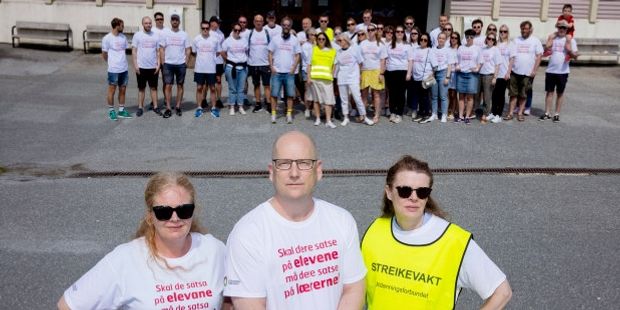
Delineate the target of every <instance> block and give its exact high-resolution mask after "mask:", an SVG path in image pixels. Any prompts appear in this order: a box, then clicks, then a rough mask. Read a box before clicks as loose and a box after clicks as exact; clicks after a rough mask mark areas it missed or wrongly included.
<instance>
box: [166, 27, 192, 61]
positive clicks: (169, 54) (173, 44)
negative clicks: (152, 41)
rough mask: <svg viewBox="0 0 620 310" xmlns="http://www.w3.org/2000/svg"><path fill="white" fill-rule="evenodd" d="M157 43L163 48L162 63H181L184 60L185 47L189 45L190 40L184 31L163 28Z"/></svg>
mask: <svg viewBox="0 0 620 310" xmlns="http://www.w3.org/2000/svg"><path fill="white" fill-rule="evenodd" d="M159 44H160V46H161V47H163V48H164V63H167V64H171V65H182V64H184V63H185V62H186V59H185V49H186V48H190V47H191V42H190V40H189V37H188V36H187V33H186V32H185V31H183V30H178V31H176V32H175V31H173V30H172V29H167V30H164V31H163V33H162V35H161V40H160V43H159Z"/></svg>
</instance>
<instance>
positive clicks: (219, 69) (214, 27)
mask: <svg viewBox="0 0 620 310" xmlns="http://www.w3.org/2000/svg"><path fill="white" fill-rule="evenodd" d="M220 24H221V21H220V18H219V17H217V16H215V15H213V16H211V18H210V19H209V26H210V27H209V34H211V35H214V36H217V37H218V38H219V40H220V45H222V44H223V43H224V39H226V36H224V32H222V30H221V29H220ZM223 74H224V58H222V55H218V56H217V58H216V59H215V80H216V83H215V95H216V97H217V100H216V102H215V106H216V107H217V108H218V109H221V108H223V107H224V103H223V102H222V75H223Z"/></svg>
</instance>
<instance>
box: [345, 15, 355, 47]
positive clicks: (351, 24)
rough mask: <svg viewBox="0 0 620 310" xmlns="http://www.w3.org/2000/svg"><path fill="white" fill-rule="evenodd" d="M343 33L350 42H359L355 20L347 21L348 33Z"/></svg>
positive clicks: (350, 18) (351, 18)
mask: <svg viewBox="0 0 620 310" xmlns="http://www.w3.org/2000/svg"><path fill="white" fill-rule="evenodd" d="M343 33H344V34H345V35H347V36H348V37H349V41H351V42H354V41H357V39H358V38H357V24H356V23H355V18H353V17H349V18H348V19H347V31H345V32H343Z"/></svg>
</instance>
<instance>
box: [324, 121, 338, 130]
mask: <svg viewBox="0 0 620 310" xmlns="http://www.w3.org/2000/svg"><path fill="white" fill-rule="evenodd" d="M325 126H327V128H331V129H334V128H336V125H334V123H332V121H328V122H327V123H325Z"/></svg>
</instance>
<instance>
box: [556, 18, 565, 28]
mask: <svg viewBox="0 0 620 310" xmlns="http://www.w3.org/2000/svg"><path fill="white" fill-rule="evenodd" d="M555 26H556V27H566V28H568V22H567V21H565V20H560V21H558V22H557V23H556V24H555Z"/></svg>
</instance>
